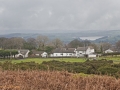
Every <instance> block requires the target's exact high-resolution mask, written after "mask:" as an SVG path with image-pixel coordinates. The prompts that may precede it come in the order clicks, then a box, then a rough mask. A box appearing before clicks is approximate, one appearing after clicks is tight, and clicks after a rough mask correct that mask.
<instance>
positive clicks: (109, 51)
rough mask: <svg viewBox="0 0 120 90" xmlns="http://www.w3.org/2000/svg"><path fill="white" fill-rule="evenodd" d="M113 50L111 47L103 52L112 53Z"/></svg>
mask: <svg viewBox="0 0 120 90" xmlns="http://www.w3.org/2000/svg"><path fill="white" fill-rule="evenodd" d="M113 52H114V51H113V50H111V49H107V50H105V53H113Z"/></svg>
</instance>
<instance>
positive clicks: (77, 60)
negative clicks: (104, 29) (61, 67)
mask: <svg viewBox="0 0 120 90" xmlns="http://www.w3.org/2000/svg"><path fill="white" fill-rule="evenodd" d="M51 60H57V61H65V62H85V61H86V59H85V58H25V59H17V60H15V59H10V60H4V59H1V60H0V62H5V61H11V62H12V63H21V62H31V61H34V62H35V63H39V64H41V63H42V62H43V61H51Z"/></svg>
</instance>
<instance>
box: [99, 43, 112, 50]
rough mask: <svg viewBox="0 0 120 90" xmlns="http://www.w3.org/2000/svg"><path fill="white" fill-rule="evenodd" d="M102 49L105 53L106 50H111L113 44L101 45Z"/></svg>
mask: <svg viewBox="0 0 120 90" xmlns="http://www.w3.org/2000/svg"><path fill="white" fill-rule="evenodd" d="M101 48H102V52H104V51H105V50H107V49H109V48H111V44H110V43H108V42H104V43H101Z"/></svg>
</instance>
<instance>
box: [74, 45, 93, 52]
mask: <svg viewBox="0 0 120 90" xmlns="http://www.w3.org/2000/svg"><path fill="white" fill-rule="evenodd" d="M88 48H90V49H94V48H93V47H92V46H87V47H78V48H77V49H76V51H86V50H87V49H88Z"/></svg>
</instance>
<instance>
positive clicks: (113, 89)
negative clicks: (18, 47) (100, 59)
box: [0, 71, 120, 90]
mask: <svg viewBox="0 0 120 90" xmlns="http://www.w3.org/2000/svg"><path fill="white" fill-rule="evenodd" d="M0 90H120V79H115V78H113V77H108V76H84V77H83V76H81V75H75V74H71V73H68V72H58V71H53V72H50V71H4V72H2V71H0Z"/></svg>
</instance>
